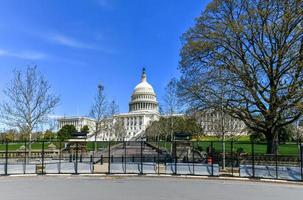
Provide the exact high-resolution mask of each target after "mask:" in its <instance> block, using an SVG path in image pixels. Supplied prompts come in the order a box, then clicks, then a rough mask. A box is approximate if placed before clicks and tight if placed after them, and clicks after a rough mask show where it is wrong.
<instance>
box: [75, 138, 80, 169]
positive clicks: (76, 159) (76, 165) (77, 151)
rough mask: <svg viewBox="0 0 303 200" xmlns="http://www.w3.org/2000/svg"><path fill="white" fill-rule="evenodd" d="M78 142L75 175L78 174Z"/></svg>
mask: <svg viewBox="0 0 303 200" xmlns="http://www.w3.org/2000/svg"><path fill="white" fill-rule="evenodd" d="M78 148H79V147H78V142H76V163H75V174H78Z"/></svg>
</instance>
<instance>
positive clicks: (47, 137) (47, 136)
mask: <svg viewBox="0 0 303 200" xmlns="http://www.w3.org/2000/svg"><path fill="white" fill-rule="evenodd" d="M55 138H56V133H54V132H52V131H51V130H46V131H45V133H44V134H43V139H45V140H53V139H55Z"/></svg>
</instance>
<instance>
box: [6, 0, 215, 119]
mask: <svg viewBox="0 0 303 200" xmlns="http://www.w3.org/2000/svg"><path fill="white" fill-rule="evenodd" d="M208 2H209V1H204V0H48V1H47V0H0V75H1V79H0V91H1V92H0V100H1V99H3V93H2V91H3V88H4V87H5V86H6V85H7V84H8V82H9V80H10V79H11V75H12V73H11V72H12V70H13V69H14V68H25V67H26V66H28V65H33V64H35V65H38V66H39V70H40V71H41V72H42V73H43V74H44V75H45V76H46V78H47V79H48V80H49V82H50V83H51V85H52V89H53V92H55V93H56V94H58V95H59V96H60V97H61V103H60V106H59V107H58V108H57V109H56V111H55V114H56V115H87V114H88V112H89V110H90V107H91V104H92V99H93V96H94V95H95V92H96V87H97V85H98V83H99V82H101V83H102V84H103V85H104V86H105V90H106V95H107V97H108V99H109V100H111V99H115V100H116V101H117V103H118V104H119V106H120V111H121V112H127V111H128V102H129V100H130V95H131V93H132V91H133V88H134V87H135V85H136V84H137V83H138V82H139V81H140V74H141V69H142V67H146V68H147V73H148V79H149V82H150V83H151V84H152V85H153V86H154V89H155V91H156V92H157V94H158V98H159V100H160V101H161V98H162V97H163V95H164V88H165V86H166V84H167V82H168V81H169V80H170V79H171V78H172V77H175V76H178V70H177V67H178V61H179V59H180V58H179V51H180V48H181V40H180V37H181V35H182V34H183V33H184V32H185V31H186V30H187V29H188V28H189V27H191V26H193V25H194V19H195V18H196V17H197V16H198V15H199V14H200V12H201V11H202V10H203V9H204V8H205V6H206V4H207V3H208Z"/></svg>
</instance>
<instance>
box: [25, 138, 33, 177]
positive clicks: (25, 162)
mask: <svg viewBox="0 0 303 200" xmlns="http://www.w3.org/2000/svg"><path fill="white" fill-rule="evenodd" d="M23 153H24V164H23V174H25V173H26V164H27V160H26V155H27V153H26V140H24V152H23ZM30 155H32V154H30ZM29 159H30V158H29Z"/></svg>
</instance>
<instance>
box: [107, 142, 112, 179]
mask: <svg viewBox="0 0 303 200" xmlns="http://www.w3.org/2000/svg"><path fill="white" fill-rule="evenodd" d="M110 163H111V160H110V141H109V140H108V172H107V173H108V174H110Z"/></svg>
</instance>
